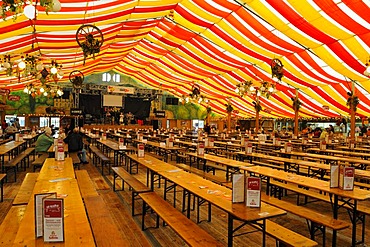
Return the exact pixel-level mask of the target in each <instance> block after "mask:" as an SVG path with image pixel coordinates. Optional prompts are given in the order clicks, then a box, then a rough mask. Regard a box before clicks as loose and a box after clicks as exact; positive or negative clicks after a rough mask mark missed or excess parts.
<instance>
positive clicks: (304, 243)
mask: <svg viewBox="0 0 370 247" xmlns="http://www.w3.org/2000/svg"><path fill="white" fill-rule="evenodd" d="M266 234H268V235H269V236H271V237H273V238H275V239H276V240H277V241H278V242H279V243H284V246H294V247H310V246H317V245H318V244H317V242H315V241H313V240H311V239H309V238H307V237H305V236H302V235H300V234H298V233H296V232H294V231H292V230H289V229H288V228H285V227H283V226H281V225H279V224H277V223H275V222H273V221H271V220H266ZM276 246H279V245H278V244H277V245H276Z"/></svg>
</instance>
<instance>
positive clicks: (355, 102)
mask: <svg viewBox="0 0 370 247" xmlns="http://www.w3.org/2000/svg"><path fill="white" fill-rule="evenodd" d="M358 104H360V100H359V99H358V97H357V96H356V95H352V96H349V97H348V99H347V106H348V107H349V109H351V107H352V105H353V109H354V110H355V111H356V110H357V105H358Z"/></svg>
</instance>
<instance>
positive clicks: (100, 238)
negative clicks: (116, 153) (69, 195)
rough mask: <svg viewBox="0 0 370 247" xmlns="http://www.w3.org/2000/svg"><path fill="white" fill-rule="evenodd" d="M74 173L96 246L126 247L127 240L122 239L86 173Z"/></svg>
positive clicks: (81, 171)
mask: <svg viewBox="0 0 370 247" xmlns="http://www.w3.org/2000/svg"><path fill="white" fill-rule="evenodd" d="M75 173H76V178H77V183H78V186H79V187H80V192H81V197H82V199H83V201H84V204H85V208H86V211H87V215H88V218H89V222H90V226H91V229H92V231H93V235H94V239H95V243H96V245H97V246H127V240H125V239H124V238H123V236H122V233H121V232H120V230H119V228H118V226H117V224H116V223H115V222H114V220H113V218H112V216H111V213H110V212H109V209H108V207H107V205H106V203H105V202H104V200H103V198H102V197H100V196H99V195H98V193H97V192H96V190H95V188H94V185H93V183H92V181H91V179H90V176H89V174H88V173H87V171H86V170H79V171H75ZM94 191H95V192H94Z"/></svg>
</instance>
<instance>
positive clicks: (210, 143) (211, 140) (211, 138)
mask: <svg viewBox="0 0 370 247" xmlns="http://www.w3.org/2000/svg"><path fill="white" fill-rule="evenodd" d="M208 145H209V146H210V147H214V146H215V138H213V137H209V138H208Z"/></svg>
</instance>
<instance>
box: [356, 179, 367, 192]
mask: <svg viewBox="0 0 370 247" xmlns="http://www.w3.org/2000/svg"><path fill="white" fill-rule="evenodd" d="M354 184H355V186H357V187H359V188H361V189H368V190H369V189H370V184H367V183H363V182H357V181H355V182H354Z"/></svg>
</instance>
